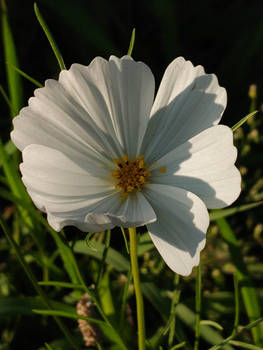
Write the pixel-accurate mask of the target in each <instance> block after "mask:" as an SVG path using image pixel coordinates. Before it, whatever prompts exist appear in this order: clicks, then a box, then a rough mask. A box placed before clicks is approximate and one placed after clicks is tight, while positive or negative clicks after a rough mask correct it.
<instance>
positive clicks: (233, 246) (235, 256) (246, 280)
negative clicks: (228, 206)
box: [217, 218, 263, 346]
mask: <svg viewBox="0 0 263 350" xmlns="http://www.w3.org/2000/svg"><path fill="white" fill-rule="evenodd" d="M217 224H218V227H219V230H220V233H221V235H222V237H223V239H224V240H225V242H226V243H227V244H228V248H229V252H230V254H231V259H232V261H233V263H234V265H235V267H236V269H237V278H238V282H239V286H240V290H241V295H242V298H243V302H244V305H245V309H246V312H247V316H248V318H249V320H250V321H254V320H256V319H258V318H259V317H260V316H261V311H260V305H259V301H258V297H257V294H256V291H255V288H254V287H253V283H252V281H251V279H250V277H249V274H248V271H247V267H246V264H245V263H244V260H243V256H242V253H241V250H240V247H239V243H238V241H237V239H236V237H235V234H234V232H233V231H232V229H231V227H230V226H229V224H228V222H227V221H226V219H224V218H221V219H218V220H217ZM252 336H253V339H254V342H255V343H256V344H257V345H261V346H262V345H263V334H262V329H261V327H260V326H256V327H254V328H253V329H252Z"/></svg>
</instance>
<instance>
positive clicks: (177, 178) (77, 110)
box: [11, 56, 240, 275]
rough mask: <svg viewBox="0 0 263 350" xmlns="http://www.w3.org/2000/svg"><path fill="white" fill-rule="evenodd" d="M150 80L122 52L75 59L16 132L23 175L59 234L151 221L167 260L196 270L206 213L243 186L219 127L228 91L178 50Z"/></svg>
mask: <svg viewBox="0 0 263 350" xmlns="http://www.w3.org/2000/svg"><path fill="white" fill-rule="evenodd" d="M153 99H154V77H153V74H152V72H151V70H150V69H149V68H148V67H147V66H146V65H145V64H143V63H141V62H135V61H133V60H132V58H130V57H128V56H124V57H122V58H121V59H119V58H117V57H114V56H112V57H110V59H109V61H107V60H105V59H102V58H100V57H97V58H95V59H94V60H93V61H92V62H91V64H90V65H89V66H87V67H86V66H83V65H80V64H73V65H72V66H71V68H70V69H69V70H68V71H66V70H64V71H62V72H61V73H60V75H59V79H58V81H56V80H53V79H50V80H47V81H46V83H45V87H44V88H41V89H37V90H35V96H34V97H32V98H30V99H29V106H28V107H25V108H23V109H22V110H21V112H20V114H19V116H18V117H16V118H15V119H14V130H13V132H12V134H11V137H12V140H13V142H14V144H15V145H16V146H17V147H18V148H19V149H20V150H21V151H22V152H23V163H22V164H21V166H20V169H21V172H22V175H23V178H22V179H23V182H24V184H25V186H26V188H27V190H28V192H29V194H30V196H31V197H32V199H33V201H34V203H35V204H36V206H37V207H38V208H39V209H40V210H42V211H44V212H46V213H47V218H48V222H49V224H50V225H51V226H52V227H53V228H54V229H55V230H57V231H59V230H60V229H61V228H62V227H64V226H66V225H74V226H76V227H78V228H79V229H81V230H83V231H102V230H105V229H107V228H113V227H114V226H123V227H135V226H141V225H145V224H147V228H148V230H149V233H150V235H151V237H152V240H153V242H154V244H155V246H156V248H157V249H158V250H159V252H160V254H161V255H162V257H163V259H164V260H165V262H166V263H167V265H168V266H169V267H170V268H171V269H172V270H173V271H176V272H178V273H179V274H181V275H188V274H190V273H191V270H192V268H193V266H196V265H198V263H199V255H200V251H201V250H202V249H203V247H204V245H205V235H206V231H207V227H208V224H209V216H208V212H207V208H222V207H225V206H227V205H229V204H231V203H232V202H233V201H234V200H235V199H236V198H237V197H238V195H239V193H240V174H239V172H238V170H237V168H236V167H235V166H234V162H235V160H236V156H237V152H236V149H235V147H234V146H233V135H232V132H231V130H230V129H229V128H228V127H226V126H223V125H217V124H218V123H219V121H220V118H221V115H222V113H223V111H224V109H225V106H226V91H225V89H224V88H222V87H220V86H219V85H218V82H217V78H216V76H215V75H212V74H205V72H204V69H203V67H201V66H197V67H194V66H193V65H192V63H191V62H190V61H185V60H184V59H183V58H182V57H179V58H177V59H175V60H174V61H173V62H172V63H171V64H170V65H169V66H168V68H167V70H166V72H165V74H164V76H163V79H162V82H161V85H160V88H159V90H158V92H157V95H156V98H155V100H154V103H153Z"/></svg>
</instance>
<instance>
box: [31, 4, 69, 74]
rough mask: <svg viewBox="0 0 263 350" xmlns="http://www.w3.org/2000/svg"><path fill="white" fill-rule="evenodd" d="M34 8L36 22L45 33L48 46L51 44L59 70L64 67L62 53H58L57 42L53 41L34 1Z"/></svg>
mask: <svg viewBox="0 0 263 350" xmlns="http://www.w3.org/2000/svg"><path fill="white" fill-rule="evenodd" d="M34 10H35V14H36V17H37V19H38V22H39V24H40V25H41V27H42V29H43V30H44V32H45V34H46V37H47V39H48V41H49V44H50V46H51V48H52V50H53V52H54V54H55V56H56V59H57V61H58V64H59V67H60V69H61V70H63V69H66V66H65V63H64V60H63V57H62V55H61V53H60V51H59V49H58V46H57V44H56V42H55V39H54V38H53V36H52V34H51V32H50V30H49V28H48V26H47V24H46V22H45V20H44V18H43V17H42V15H41V13H40V11H39V9H38V6H37V4H36V3H34Z"/></svg>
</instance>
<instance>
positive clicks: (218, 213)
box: [209, 201, 263, 221]
mask: <svg viewBox="0 0 263 350" xmlns="http://www.w3.org/2000/svg"><path fill="white" fill-rule="evenodd" d="M262 204H263V201H258V202H254V203H249V204H243V205H240V206H238V207H232V208H228V209H216V210H212V211H211V212H210V214H209V215H210V221H215V220H217V219H220V218H224V217H227V216H230V215H234V214H236V213H240V212H242V211H247V210H250V209H253V208H256V207H258V206H260V205H262Z"/></svg>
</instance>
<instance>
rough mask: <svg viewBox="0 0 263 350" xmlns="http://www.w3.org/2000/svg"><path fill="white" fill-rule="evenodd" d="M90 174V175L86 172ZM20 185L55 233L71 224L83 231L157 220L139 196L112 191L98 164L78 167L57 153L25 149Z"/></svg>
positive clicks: (110, 181) (107, 174)
mask: <svg viewBox="0 0 263 350" xmlns="http://www.w3.org/2000/svg"><path fill="white" fill-rule="evenodd" d="M90 168H91V169H92V170H93V174H95V173H96V176H95V175H94V176H93V175H91V174H90V173H89V169H90ZM20 169H21V172H22V175H23V178H22V180H23V182H24V184H25V186H26V188H27V190H28V192H29V194H30V196H31V198H32V199H33V201H34V203H35V204H36V206H37V207H38V208H39V209H40V210H42V211H45V212H46V213H47V214H48V221H49V223H50V225H51V226H52V227H53V228H54V229H55V230H57V231H59V230H60V229H61V228H62V227H64V226H66V225H74V226H77V227H78V228H80V229H81V230H85V231H98V230H104V229H106V228H112V227H114V226H117V225H118V226H124V227H130V226H141V225H144V224H145V223H148V222H153V221H154V220H156V216H155V213H154V211H153V209H152V208H151V206H150V205H149V203H148V202H147V200H146V199H145V198H144V197H143V195H142V194H140V193H139V194H138V196H137V199H133V198H130V197H129V198H128V199H127V200H124V199H123V198H122V197H121V194H120V193H119V192H117V191H116V189H115V182H114V179H113V178H112V177H111V176H110V171H109V172H106V170H105V169H104V168H102V169H100V168H98V166H97V164H96V163H94V164H89V166H88V167H87V168H86V164H83V166H80V165H79V164H76V163H75V162H74V161H73V160H71V159H70V158H68V157H67V156H66V155H64V154H63V153H61V152H60V151H57V150H54V149H51V148H48V147H45V146H40V145H31V146H27V147H26V148H25V149H24V151H23V163H22V164H21V166H20Z"/></svg>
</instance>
